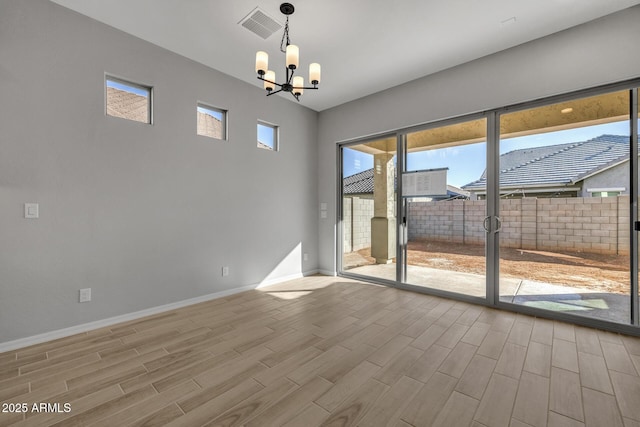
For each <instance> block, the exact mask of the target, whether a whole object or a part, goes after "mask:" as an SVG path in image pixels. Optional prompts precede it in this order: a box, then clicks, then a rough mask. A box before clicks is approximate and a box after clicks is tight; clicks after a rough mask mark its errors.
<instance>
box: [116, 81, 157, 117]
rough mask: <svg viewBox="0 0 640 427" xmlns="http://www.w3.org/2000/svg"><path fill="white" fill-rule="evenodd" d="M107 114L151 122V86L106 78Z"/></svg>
mask: <svg viewBox="0 0 640 427" xmlns="http://www.w3.org/2000/svg"><path fill="white" fill-rule="evenodd" d="M105 86H106V102H107V115H109V116H112V117H120V118H123V119H127V120H133V121H136V122H141V123H149V124H150V123H151V87H148V86H143V85H139V84H136V83H131V82H127V81H125V80H121V79H117V78H115V77H110V76H107V77H106V79H105Z"/></svg>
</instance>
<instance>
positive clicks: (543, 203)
mask: <svg viewBox="0 0 640 427" xmlns="http://www.w3.org/2000/svg"><path fill="white" fill-rule="evenodd" d="M629 100H630V98H629V91H619V92H613V93H607V94H603V95H598V96H592V97H586V98H581V99H572V100H569V101H566V102H560V103H554V104H548V105H543V106H539V107H536V108H529V109H523V110H520V111H515V112H510V113H506V114H502V115H501V116H500V158H499V159H500V161H499V164H500V167H499V170H500V172H499V198H500V201H499V217H500V220H501V223H502V228H501V230H500V232H499V242H500V246H499V247H500V260H499V265H500V271H499V277H500V300H501V301H503V302H510V303H514V304H519V305H524V306H527V307H536V308H541V309H545V310H552V311H559V312H563V313H571V314H575V315H580V316H588V317H593V318H599V319H604V320H608V321H612V322H616V323H629V321H630V304H629V299H630V298H629V297H630V286H631V281H630V279H631V274H630V258H629V256H630V255H629V254H630V248H631V240H630V238H631V230H630V218H629V215H630V212H631V211H630V206H631V203H630V183H631V176H632V173H631V163H630V161H629V160H630V153H631V143H630V128H629V105H630V102H629ZM480 187H481V185H480V184H478V188H479V189H480Z"/></svg>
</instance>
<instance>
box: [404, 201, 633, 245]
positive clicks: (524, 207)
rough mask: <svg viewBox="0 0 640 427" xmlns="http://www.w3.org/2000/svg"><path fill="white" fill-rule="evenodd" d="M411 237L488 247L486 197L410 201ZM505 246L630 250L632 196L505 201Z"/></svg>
mask: <svg viewBox="0 0 640 427" xmlns="http://www.w3.org/2000/svg"><path fill="white" fill-rule="evenodd" d="M408 205H409V206H408V215H407V223H408V224H409V227H408V229H409V240H410V241H411V240H421V239H424V240H427V241H438V242H452V243H460V244H471V245H484V243H485V235H486V233H485V231H484V228H483V226H482V222H483V220H484V218H485V212H486V200H451V201H439V202H410V203H409V204H408ZM500 219H501V220H502V228H501V230H500V247H505V248H518V249H541V250H549V251H556V250H560V251H569V252H589V253H598V254H620V255H628V254H629V220H630V219H629V196H617V197H566V198H562V197H559V198H544V199H538V198H536V197H526V198H521V199H505V200H500Z"/></svg>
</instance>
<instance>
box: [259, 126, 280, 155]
mask: <svg viewBox="0 0 640 427" xmlns="http://www.w3.org/2000/svg"><path fill="white" fill-rule="evenodd" d="M258 148H262V149H265V150H271V151H278V126H275V125H270V124H268V123H264V122H259V123H258Z"/></svg>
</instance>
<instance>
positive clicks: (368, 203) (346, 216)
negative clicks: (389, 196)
mask: <svg viewBox="0 0 640 427" xmlns="http://www.w3.org/2000/svg"><path fill="white" fill-rule="evenodd" d="M342 210H343V212H342V227H343V228H342V232H343V243H342V245H343V251H344V253H348V252H353V251H359V250H360V249H364V248H368V247H370V246H371V218H373V199H372V198H366V197H344V198H343V201H342Z"/></svg>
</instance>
